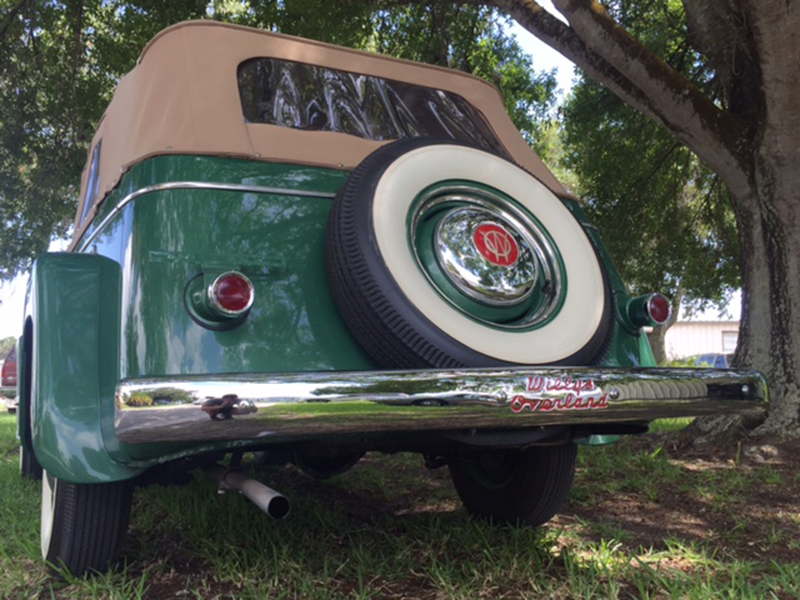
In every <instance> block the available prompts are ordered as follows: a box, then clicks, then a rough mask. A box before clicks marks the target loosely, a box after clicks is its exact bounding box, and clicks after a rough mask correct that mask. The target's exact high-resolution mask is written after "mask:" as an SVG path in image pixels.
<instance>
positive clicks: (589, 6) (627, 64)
mask: <svg viewBox="0 0 800 600" xmlns="http://www.w3.org/2000/svg"><path fill="white" fill-rule="evenodd" d="M492 4H494V5H495V6H497V7H498V8H500V9H502V10H504V11H506V12H507V13H508V14H510V15H511V16H512V17H513V18H514V19H515V20H516V21H517V22H519V23H520V25H522V26H523V27H524V28H525V29H527V30H528V31H530V32H531V33H533V34H534V35H535V36H536V37H538V38H539V39H541V40H542V41H543V42H545V43H546V44H548V45H549V46H551V47H552V48H553V49H555V50H557V51H558V52H560V53H561V54H563V55H564V56H566V57H567V58H569V59H570V60H572V61H573V62H574V63H575V64H577V65H578V66H579V67H580V68H582V69H583V70H584V71H585V72H586V73H587V74H588V75H589V76H590V77H592V78H593V79H595V80H597V81H599V82H601V83H602V84H603V85H605V86H606V87H607V88H608V89H609V90H611V91H612V92H613V93H614V94H616V95H617V96H618V97H620V98H621V99H622V100H623V101H624V102H626V103H627V104H630V105H631V106H633V107H634V108H636V109H637V110H639V111H641V112H642V113H644V114H645V115H647V116H648V117H649V118H651V119H652V120H654V121H656V122H658V123H660V124H661V125H664V126H665V127H667V128H668V129H669V130H670V131H672V132H673V135H675V137H676V138H677V139H678V140H680V141H681V142H683V143H684V144H686V145H687V146H688V147H689V148H691V149H692V150H693V151H694V152H695V153H696V154H697V155H698V156H700V157H701V159H702V160H703V161H704V162H706V164H708V165H709V166H711V168H712V169H714V170H715V171H717V172H719V173H725V174H726V181H727V182H728V184H729V185H730V186H731V187H732V188H734V189H737V188H738V189H744V187H746V186H747V179H748V176H749V173H748V168H747V167H746V161H745V160H744V159H743V158H742V156H743V155H742V152H741V151H742V147H741V146H742V141H743V139H744V137H745V132H746V128H745V124H744V123H743V122H741V121H740V120H738V119H737V118H736V117H734V116H732V115H731V114H729V113H727V112H725V111H722V110H720V109H719V108H718V107H717V106H716V105H715V104H714V103H713V102H712V101H711V100H709V99H708V98H706V97H705V96H704V95H703V94H702V92H700V90H698V89H697V88H696V87H695V86H694V85H692V84H691V82H689V81H688V80H686V79H685V78H684V77H682V76H681V75H680V74H679V73H677V72H676V71H675V70H674V69H672V68H671V67H670V66H669V65H667V64H666V63H665V62H664V61H662V60H661V59H660V58H659V57H658V56H656V55H655V54H654V53H653V52H651V51H650V50H649V49H647V48H646V47H645V46H644V45H643V44H642V43H641V42H640V41H639V40H637V39H636V38H634V37H633V36H631V35H630V34H629V33H628V32H627V31H625V30H624V29H623V28H622V27H621V26H620V25H619V24H617V23H616V22H615V21H614V20H613V19H611V18H610V17H609V16H608V14H607V13H606V12H605V10H604V9H603V8H602V7H601V6H600V5H599V4H598V3H597V2H592V0H554V4H555V5H556V6H557V7H558V8H559V10H560V11H561V12H562V13H564V14H565V15H566V16H567V19H568V20H569V23H570V24H569V25H566V24H564V23H563V22H561V21H559V20H558V19H556V18H555V17H554V16H553V15H551V14H550V13H548V12H547V11H546V10H545V9H544V8H542V6H541V5H539V4H538V3H537V2H536V1H535V0H492Z"/></svg>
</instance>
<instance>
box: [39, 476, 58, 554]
mask: <svg viewBox="0 0 800 600" xmlns="http://www.w3.org/2000/svg"><path fill="white" fill-rule="evenodd" d="M51 480H52V481H51ZM57 489H58V480H57V479H56V478H55V477H53V476H52V475H50V474H48V473H47V471H44V472H43V473H42V521H41V547H42V557H43V558H44V559H45V560H48V556H49V555H50V544H51V542H52V541H53V526H54V523H53V521H54V517H55V512H56V505H55V501H56V494H57Z"/></svg>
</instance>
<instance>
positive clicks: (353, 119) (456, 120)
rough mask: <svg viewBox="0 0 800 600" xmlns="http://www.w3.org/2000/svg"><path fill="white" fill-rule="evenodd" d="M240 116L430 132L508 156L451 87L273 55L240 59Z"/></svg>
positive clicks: (380, 136)
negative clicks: (413, 82) (421, 83)
mask: <svg viewBox="0 0 800 600" xmlns="http://www.w3.org/2000/svg"><path fill="white" fill-rule="evenodd" d="M238 80H239V96H240V98H241V102H242V111H243V113H244V118H245V120H247V121H248V122H250V123H267V124H270V125H280V126H282V127H289V128H292V129H301V130H305V131H335V132H339V133H346V134H349V135H354V136H358V137H360V138H364V139H367V140H378V141H384V140H396V139H401V138H413V137H432V138H439V139H452V140H458V141H461V142H468V143H471V144H474V145H476V146H479V147H481V148H485V149H486V150H489V151H491V152H494V153H495V154H499V155H501V156H505V157H508V155H507V153H506V152H505V150H504V148H503V146H502V144H500V142H499V140H498V139H497V137H496V136H495V135H494V133H493V132H492V130H491V128H490V127H489V125H488V123H487V122H486V120H485V119H484V118H483V116H482V115H481V114H480V113H479V112H478V111H477V110H476V109H475V108H473V107H472V106H471V105H470V104H469V103H468V102H467V101H466V100H464V98H462V97H461V96H459V95H457V94H453V93H450V92H444V91H441V90H436V89H432V88H427V87H422V86H418V85H413V84H410V83H404V82H401V81H394V80H391V79H382V78H380V77H372V76H368V75H359V74H357V73H350V72H347V71H338V70H335V69H328V68H324V67H317V66H313V65H307V64H303V63H297V62H292V61H286V60H278V59H273V58H253V59H250V60H247V61H245V62H243V63H242V64H240V65H239V69H238Z"/></svg>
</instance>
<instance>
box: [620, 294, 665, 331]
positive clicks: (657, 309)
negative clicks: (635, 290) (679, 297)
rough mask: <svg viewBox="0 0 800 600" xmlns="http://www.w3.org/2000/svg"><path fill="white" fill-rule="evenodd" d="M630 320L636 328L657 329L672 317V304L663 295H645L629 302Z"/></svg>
mask: <svg viewBox="0 0 800 600" xmlns="http://www.w3.org/2000/svg"><path fill="white" fill-rule="evenodd" d="M627 309H628V310H627V312H628V318H629V319H630V320H631V322H632V323H633V324H634V325H635V326H636V327H657V326H659V325H663V324H664V323H666V322H667V321H669V318H670V317H671V316H672V304H671V303H670V301H669V300H668V299H667V298H666V297H665V296H663V295H661V294H645V295H644V296H637V297H636V298H632V299H631V300H629V301H628V305H627Z"/></svg>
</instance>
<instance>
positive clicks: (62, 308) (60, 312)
mask: <svg viewBox="0 0 800 600" xmlns="http://www.w3.org/2000/svg"><path fill="white" fill-rule="evenodd" d="M119 294H120V269H119V265H118V264H116V263H114V262H113V261H111V260H109V259H107V258H105V257H102V256H96V255H91V254H69V253H54V254H45V255H43V256H40V257H39V258H38V259H37V260H36V263H35V265H34V267H33V271H32V273H31V294H30V309H31V314H32V316H33V323H34V327H33V330H32V348H33V356H32V368H33V377H32V381H31V383H32V386H31V398H30V400H29V401H30V414H31V431H32V434H33V448H34V452H35V455H36V458H37V459H38V461H39V463H40V464H41V465H42V467H44V469H46V470H47V471H48V472H49V473H51V474H52V475H54V476H56V477H59V478H63V479H64V480H66V481H97V482H100V481H110V480H114V479H126V478H129V477H132V476H134V475H135V474H136V471H133V470H131V469H128V468H127V467H125V466H123V465H121V464H120V463H118V462H117V461H116V460H115V459H114V458H112V454H113V453H115V452H118V450H119V448H118V443H117V442H116V436H115V435H114V430H113V414H114V394H115V392H116V385H117V381H118V380H119V306H120V301H119Z"/></svg>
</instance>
